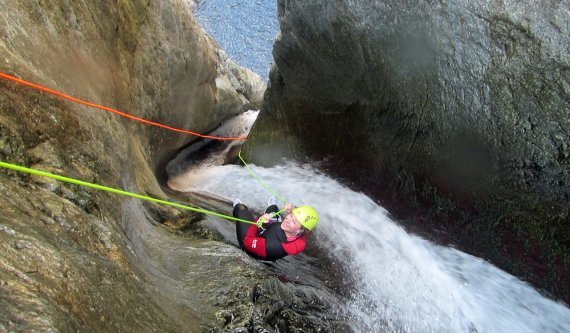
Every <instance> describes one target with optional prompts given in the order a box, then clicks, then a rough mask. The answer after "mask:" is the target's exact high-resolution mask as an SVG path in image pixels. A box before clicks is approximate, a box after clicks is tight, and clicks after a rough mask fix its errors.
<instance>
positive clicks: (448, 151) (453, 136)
mask: <svg viewBox="0 0 570 333" xmlns="http://www.w3.org/2000/svg"><path fill="white" fill-rule="evenodd" d="M278 3H279V4H278V10H279V19H280V24H281V33H280V35H279V36H278V38H277V40H276V42H275V46H274V51H273V54H274V58H275V64H276V65H275V67H274V68H273V69H272V72H271V75H270V82H269V85H268V91H267V93H266V96H265V101H264V103H265V105H264V108H263V110H262V112H261V113H260V116H259V119H258V121H257V123H256V125H255V127H254V129H253V132H252V134H251V135H250V140H249V142H248V143H247V144H246V147H245V150H244V151H245V152H246V153H247V155H248V158H249V160H250V161H252V162H256V163H261V164H263V163H264V162H265V163H266V164H267V163H268V161H275V160H276V158H279V157H284V156H285V157H296V158H301V157H303V156H305V155H308V156H309V158H313V159H320V158H325V157H328V159H327V163H326V166H327V167H329V168H330V169H331V171H333V172H335V173H337V174H338V175H341V176H343V177H345V179H347V180H348V181H350V182H351V183H352V184H355V186H357V187H359V188H362V189H364V190H366V191H367V192H368V193H369V194H372V195H373V196H374V197H376V198H377V199H379V200H380V201H381V202H382V203H384V204H385V205H387V206H388V207H389V208H391V210H392V211H393V212H394V213H395V214H397V215H398V216H399V217H400V218H402V219H403V220H404V221H407V222H410V223H408V225H409V226H410V227H413V228H414V230H416V231H418V232H422V233H423V232H427V234H428V235H429V234H431V235H434V230H440V231H442V232H440V233H438V234H437V235H436V238H438V239H439V240H440V241H442V242H453V243H455V244H458V245H459V246H460V247H462V248H463V249H466V250H468V251H470V252H472V253H475V254H478V255H481V256H484V257H486V258H488V259H491V260H492V261H494V262H495V263H497V264H498V265H499V266H501V267H503V268H505V269H507V270H509V271H510V272H514V273H516V274H517V275H519V276H520V277H522V278H524V279H528V280H530V281H532V282H533V283H534V284H535V285H536V286H538V287H541V288H546V289H548V290H549V291H551V292H553V293H555V294H557V295H560V296H562V297H564V298H565V299H566V300H568V299H569V297H570V289H568V286H569V285H570V284H569V283H568V282H569V281H570V257H569V255H568V253H570V251H569V250H570V249H569V248H568V246H569V244H570V231H569V230H570V229H569V228H570V218H569V209H570V199H569V198H570V151H569V149H570V146H569V144H568V142H570V102H569V99H570V98H569V96H570V83H569V81H568V78H569V77H570V75H569V73H568V72H569V59H570V57H569V50H570V47H569V46H570V45H569V43H570V40H569V39H568V36H569V31H568V27H569V21H570V15H569V13H568V8H569V5H570V4H569V2H568V1H543V2H541V4H540V6H535V5H531V4H525V3H520V2H516V1H493V2H490V1H485V2H465V1H463V2H461V1H460V2H451V1H447V2H433V1H419V2H418V1H403V2H402V1H374V2H370V1H350V2H349V1H340V0H337V1H328V2H326V3H324V2H307V1H299V0H292V1H284V0H283V1H279V2H278ZM349 3H350V5H349ZM418 222H419V223H418Z"/></svg>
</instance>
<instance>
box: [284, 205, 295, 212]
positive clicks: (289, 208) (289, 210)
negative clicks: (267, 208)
mask: <svg viewBox="0 0 570 333" xmlns="http://www.w3.org/2000/svg"><path fill="white" fill-rule="evenodd" d="M294 208H295V206H293V204H292V203H290V202H288V203H286V204H285V211H286V212H287V214H291V212H293V209H294Z"/></svg>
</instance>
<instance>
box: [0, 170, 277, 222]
mask: <svg viewBox="0 0 570 333" xmlns="http://www.w3.org/2000/svg"><path fill="white" fill-rule="evenodd" d="M0 167H3V168H6V169H11V170H15V171H19V172H24V173H29V174H32V175H39V176H43V177H48V178H53V179H56V180H59V181H62V182H66V183H71V184H75V185H80V186H86V187H91V188H94V189H96V190H101V191H106V192H111V193H115V194H119V195H124V196H127V197H133V198H137V199H141V200H146V201H152V202H156V203H159V204H162V205H168V206H172V207H177V208H182V209H186V210H191V211H194V212H198V213H203V214H207V215H212V216H217V217H221V218H224V219H227V220H233V221H239V222H245V223H249V224H256V223H255V222H253V221H248V220H243V219H240V218H237V217H233V216H228V215H224V214H220V213H216V212H212V211H209V210H206V209H202V208H196V207H190V206H186V205H182V204H178V203H175V202H170V201H166V200H161V199H156V198H152V197H149V196H146V195H140V194H136V193H132V192H127V191H123V190H119V189H116V188H112V187H107V186H102V185H98V184H93V183H89V182H85V181H82V180H78V179H74V178H68V177H63V176H58V175H54V174H53V173H49V172H45V171H41V170H36V169H30V168H26V167H22V166H19V165H16V164H10V163H6V162H2V161H0ZM278 213H279V212H278ZM278 213H276V214H278Z"/></svg>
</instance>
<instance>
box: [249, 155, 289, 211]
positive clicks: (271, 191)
mask: <svg viewBox="0 0 570 333" xmlns="http://www.w3.org/2000/svg"><path fill="white" fill-rule="evenodd" d="M238 157H239V159H240V160H241V161H242V162H243V165H245V167H246V169H247V171H249V173H250V174H251V175H252V176H253V178H255V180H257V182H258V183H260V184H261V186H263V187H264V188H265V189H266V190H267V191H269V193H271V194H273V195H274V196H275V197H276V198H277V199H279V200H281V201H282V202H283V203H287V201H286V200H285V199H283V197H282V196H280V195H279V194H277V193H275V192H274V191H273V190H272V189H271V188H270V187H269V186H267V185H266V184H265V183H264V182H263V180H262V179H261V178H259V177H258V176H257V175H256V174H255V173H254V172H253V170H251V168H250V167H249V165H247V163H245V161H244V160H243V158H242V157H241V150H240V151H239V153H238Z"/></svg>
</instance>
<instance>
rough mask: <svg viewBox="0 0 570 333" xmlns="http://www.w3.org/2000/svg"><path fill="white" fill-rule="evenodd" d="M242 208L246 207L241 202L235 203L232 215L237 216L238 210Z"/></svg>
mask: <svg viewBox="0 0 570 333" xmlns="http://www.w3.org/2000/svg"><path fill="white" fill-rule="evenodd" d="M244 209H247V207H246V206H245V205H244V204H242V203H238V204H237V205H235V206H234V210H233V215H234V217H235V216H237V215H238V214H239V212H240V211H242V210H244Z"/></svg>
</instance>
